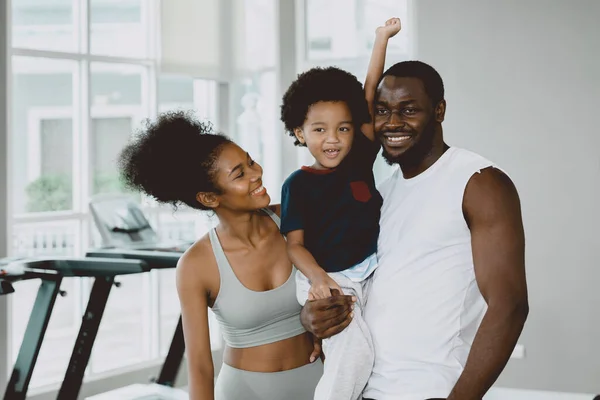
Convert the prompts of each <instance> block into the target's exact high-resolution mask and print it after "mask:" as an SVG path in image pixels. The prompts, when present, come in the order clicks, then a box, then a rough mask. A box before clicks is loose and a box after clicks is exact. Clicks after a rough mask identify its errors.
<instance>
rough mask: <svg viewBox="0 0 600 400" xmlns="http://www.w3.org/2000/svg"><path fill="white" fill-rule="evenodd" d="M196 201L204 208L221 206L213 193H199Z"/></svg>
mask: <svg viewBox="0 0 600 400" xmlns="http://www.w3.org/2000/svg"><path fill="white" fill-rule="evenodd" d="M196 200H197V201H198V203H200V204H202V205H203V206H204V207H208V208H217V206H218V205H219V198H218V197H217V195H216V194H214V193H213V192H198V193H197V194H196Z"/></svg>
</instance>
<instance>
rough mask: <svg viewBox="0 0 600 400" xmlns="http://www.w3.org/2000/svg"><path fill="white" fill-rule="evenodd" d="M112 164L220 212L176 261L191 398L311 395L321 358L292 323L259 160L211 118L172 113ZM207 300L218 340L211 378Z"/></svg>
mask: <svg viewBox="0 0 600 400" xmlns="http://www.w3.org/2000/svg"><path fill="white" fill-rule="evenodd" d="M120 166H121V171H122V173H123V176H124V178H125V180H126V182H127V183H128V184H129V186H131V187H133V188H136V189H139V190H141V191H143V192H145V193H146V194H148V195H150V196H152V197H154V198H155V199H156V200H158V201H159V202H162V203H170V204H172V205H178V204H186V205H188V206H190V207H193V208H196V209H200V210H211V211H213V212H214V213H215V214H216V215H217V217H218V219H219V225H218V226H217V227H216V228H215V229H213V230H211V231H210V232H209V233H208V234H207V235H205V236H204V237H202V238H201V239H200V240H198V241H197V242H196V243H195V244H194V245H193V246H192V247H191V248H189V249H188V250H187V251H186V252H185V254H184V255H183V256H182V257H181V259H180V260H179V263H178V266H177V291H178V294H179V299H180V302H181V311H182V318H183V328H184V335H185V344H186V349H187V355H188V368H189V391H190V399H202V400H207V399H217V400H237V399H245V400H253V399H257V400H258V399H261V400H262V399H278V400H279V399H282V400H283V399H294V400H304V399H307V400H308V399H312V398H313V392H314V388H315V386H316V384H317V382H318V380H319V378H320V377H321V374H322V368H323V366H322V363H321V360H320V359H318V357H316V356H317V355H318V354H319V352H318V348H317V346H315V345H314V342H313V338H312V336H311V335H310V334H308V333H307V332H306V331H305V329H304V328H303V327H302V325H301V324H300V318H299V314H300V306H299V305H298V302H297V301H296V294H295V293H296V288H295V280H294V274H295V267H294V266H293V265H292V264H291V263H290V261H289V259H288V257H287V253H286V243H285V240H284V238H283V237H282V236H281V234H280V233H279V216H278V215H279V207H278V206H273V207H269V203H270V197H269V195H268V194H267V191H266V189H265V188H264V187H263V186H262V168H261V167H260V165H258V164H256V163H255V162H254V161H253V160H252V158H251V157H250V155H248V154H247V153H246V152H245V151H244V150H242V149H241V148H240V147H238V146H237V145H236V144H235V143H233V142H231V141H230V140H229V139H227V138H226V137H224V136H222V135H219V134H214V133H212V132H211V128H210V125H208V124H203V123H200V122H198V121H196V120H194V119H193V117H191V116H189V115H187V114H186V113H183V112H172V113H167V114H164V115H162V116H161V117H159V118H158V120H157V121H156V122H154V123H149V124H148V126H147V127H146V129H145V130H144V131H142V132H141V134H140V135H139V136H137V137H136V139H135V141H134V142H132V143H131V144H129V145H128V146H127V147H126V148H125V149H124V150H123V152H122V153H121V157H120ZM208 307H210V308H212V310H213V311H214V313H215V315H216V317H217V319H218V320H219V323H220V325H221V330H222V332H223V337H224V340H225V343H226V347H225V351H224V356H223V366H222V368H221V371H220V373H219V376H218V379H217V382H216V384H214V369H213V360H212V356H211V349H210V340H209V331H208V310H207V309H208ZM315 359H316V361H314V360H315ZM311 361H313V362H311Z"/></svg>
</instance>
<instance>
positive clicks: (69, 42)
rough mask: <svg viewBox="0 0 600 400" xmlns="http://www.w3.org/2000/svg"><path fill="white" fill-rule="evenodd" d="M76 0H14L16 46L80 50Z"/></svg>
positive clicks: (13, 40) (13, 23)
mask: <svg viewBox="0 0 600 400" xmlns="http://www.w3.org/2000/svg"><path fill="white" fill-rule="evenodd" d="M75 2H76V0H46V1H37V0H12V38H13V39H12V42H13V43H12V44H13V46H15V47H21V48H28V49H40V50H57V51H76V50H77V48H78V43H77V36H76V32H77V27H76V21H75V12H76V8H74V7H73V5H74V4H76V3H75Z"/></svg>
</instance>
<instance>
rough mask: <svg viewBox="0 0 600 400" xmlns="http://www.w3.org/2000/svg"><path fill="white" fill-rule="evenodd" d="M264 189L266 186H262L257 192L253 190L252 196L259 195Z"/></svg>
mask: <svg viewBox="0 0 600 400" xmlns="http://www.w3.org/2000/svg"><path fill="white" fill-rule="evenodd" d="M263 189H264V186H262V185H260V187H259V188H258V189H256V190H253V191H252V192H251V193H250V194H258V193H260V192H262V190H263Z"/></svg>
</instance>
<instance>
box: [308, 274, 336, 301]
mask: <svg viewBox="0 0 600 400" xmlns="http://www.w3.org/2000/svg"><path fill="white" fill-rule="evenodd" d="M331 289H337V290H339V291H340V293H341V294H344V292H342V288H340V286H339V285H338V284H337V282H336V281H334V280H333V279H331V277H330V276H329V275H327V273H326V272H325V271H323V273H322V274H319V275H317V276H316V277H313V278H312V279H311V280H310V289H309V291H308V300H317V299H326V298H328V297H331Z"/></svg>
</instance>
